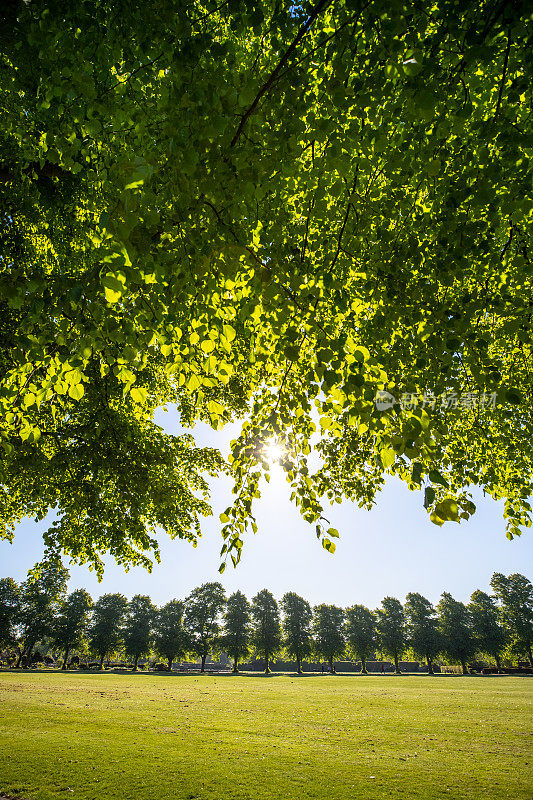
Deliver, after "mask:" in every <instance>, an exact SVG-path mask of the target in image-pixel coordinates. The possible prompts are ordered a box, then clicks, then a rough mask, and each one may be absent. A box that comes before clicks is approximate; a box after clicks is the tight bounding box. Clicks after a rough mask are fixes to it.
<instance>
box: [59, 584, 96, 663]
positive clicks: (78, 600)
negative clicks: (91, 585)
mask: <svg viewBox="0 0 533 800" xmlns="http://www.w3.org/2000/svg"><path fill="white" fill-rule="evenodd" d="M92 606H93V601H92V599H91V596H90V594H89V593H88V592H87V591H85V589H76V590H75V591H74V592H71V594H69V596H68V597H66V598H65V599H64V600H63V602H62V603H61V606H60V608H59V613H58V615H57V617H56V618H55V619H54V622H53V625H52V641H53V645H54V647H59V648H61V649H62V650H63V652H64V656H63V669H66V667H67V662H68V656H69V652H70V650H71V649H72V648H73V647H77V646H79V645H81V644H82V642H83V640H84V637H85V634H86V631H87V626H88V624H89V612H90V610H91V608H92Z"/></svg>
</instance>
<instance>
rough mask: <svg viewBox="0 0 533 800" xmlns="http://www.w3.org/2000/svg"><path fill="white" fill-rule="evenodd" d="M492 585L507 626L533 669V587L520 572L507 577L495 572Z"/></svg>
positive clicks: (519, 649)
mask: <svg viewBox="0 0 533 800" xmlns="http://www.w3.org/2000/svg"><path fill="white" fill-rule="evenodd" d="M490 585H491V586H492V588H493V589H494V593H495V595H496V597H497V599H498V600H499V602H500V604H501V610H502V615H503V620H504V624H505V626H506V627H507V628H508V630H509V632H510V633H511V635H512V636H513V637H514V638H515V639H516V644H517V646H518V651H519V652H522V653H524V654H525V655H526V656H527V658H528V659H529V665H530V666H531V667H533V652H532V648H533V585H532V584H531V581H529V580H528V579H527V578H526V577H525V576H524V575H521V574H520V573H519V572H517V573H515V574H514V575H509V576H508V577H506V576H505V575H502V574H501V572H495V573H494V575H493V576H492V580H491V582H490Z"/></svg>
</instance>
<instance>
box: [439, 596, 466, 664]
mask: <svg viewBox="0 0 533 800" xmlns="http://www.w3.org/2000/svg"><path fill="white" fill-rule="evenodd" d="M437 610H438V612H439V630H440V633H441V635H442V650H443V652H444V653H445V655H446V656H447V657H448V658H449V659H450V660H452V661H459V662H460V664H461V667H462V669H463V675H466V674H467V672H468V669H467V661H469V659H471V658H472V657H473V656H474V654H475V652H476V643H475V639H474V634H473V630H472V617H471V615H470V612H469V610H468V608H467V607H466V606H465V604H464V603H460V602H459V601H458V600H455V599H454V598H453V597H452V596H451V594H450V593H449V592H443V593H442V596H441V599H440V600H439V604H438V606H437Z"/></svg>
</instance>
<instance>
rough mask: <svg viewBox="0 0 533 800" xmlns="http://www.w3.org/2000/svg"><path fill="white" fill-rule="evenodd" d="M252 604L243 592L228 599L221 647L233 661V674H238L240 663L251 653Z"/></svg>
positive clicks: (236, 593)
mask: <svg viewBox="0 0 533 800" xmlns="http://www.w3.org/2000/svg"><path fill="white" fill-rule="evenodd" d="M251 619H252V618H251V612H250V603H249V602H248V600H247V599H246V597H245V596H244V594H243V593H242V592H235V593H234V594H232V595H231V596H230V597H229V598H228V602H227V604H226V612H225V614H224V631H223V634H222V637H221V639H220V643H221V645H222V646H223V647H224V649H225V650H226V651H227V653H228V654H229V655H230V656H231V657H232V659H233V672H238V671H239V670H238V664H239V661H240V660H241V659H243V658H246V656H247V655H248V654H249V652H250V645H251V641H252V621H251Z"/></svg>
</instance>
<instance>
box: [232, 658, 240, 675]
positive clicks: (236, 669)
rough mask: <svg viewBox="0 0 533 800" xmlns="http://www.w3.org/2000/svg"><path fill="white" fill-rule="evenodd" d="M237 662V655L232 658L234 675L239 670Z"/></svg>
mask: <svg viewBox="0 0 533 800" xmlns="http://www.w3.org/2000/svg"><path fill="white" fill-rule="evenodd" d="M238 663H239V659H238V658H237V657H235V658H234V659H233V674H234V675H236V674H237V672H238V671H239V667H238Z"/></svg>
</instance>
